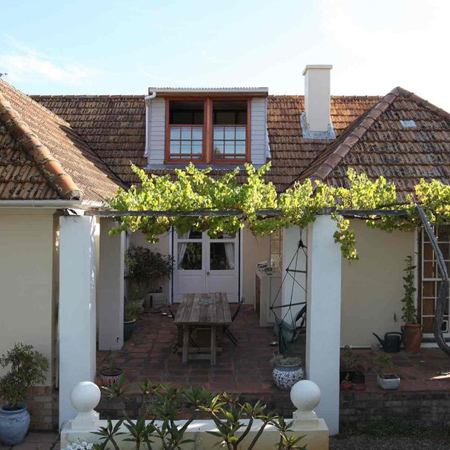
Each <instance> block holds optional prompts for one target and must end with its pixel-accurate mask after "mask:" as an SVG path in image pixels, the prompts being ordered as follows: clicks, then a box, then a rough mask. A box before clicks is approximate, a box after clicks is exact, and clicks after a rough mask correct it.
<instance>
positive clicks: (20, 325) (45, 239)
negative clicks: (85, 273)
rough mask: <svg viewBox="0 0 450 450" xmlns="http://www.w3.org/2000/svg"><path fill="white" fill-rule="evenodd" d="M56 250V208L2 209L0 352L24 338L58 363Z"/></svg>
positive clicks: (27, 342)
mask: <svg viewBox="0 0 450 450" xmlns="http://www.w3.org/2000/svg"><path fill="white" fill-rule="evenodd" d="M53 251H54V221H53V211H23V212H19V211H4V210H3V211H1V212H0V354H3V353H5V352H6V351H7V350H9V349H11V348H12V346H13V345H14V343H15V342H22V343H24V344H32V345H33V346H34V347H35V348H36V350H38V351H40V352H42V353H43V354H44V355H45V356H46V357H48V358H49V360H50V361H51V363H52V362H53V361H52V339H53V336H52V332H53V323H54V321H53V313H52V304H53V295H54V291H53V281H54V280H53ZM3 373H4V372H3V371H2V370H0V374H3ZM51 373H52V367H50V370H49V372H48V375H47V381H46V383H45V384H47V385H50V384H51V375H50V374H51Z"/></svg>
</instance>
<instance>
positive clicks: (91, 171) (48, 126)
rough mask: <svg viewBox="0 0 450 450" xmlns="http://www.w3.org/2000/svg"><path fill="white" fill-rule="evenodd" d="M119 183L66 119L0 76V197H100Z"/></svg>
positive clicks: (106, 195) (111, 190) (93, 199)
mask: <svg viewBox="0 0 450 450" xmlns="http://www.w3.org/2000/svg"><path fill="white" fill-rule="evenodd" d="M121 184H122V183H121V181H120V180H119V178H118V177H117V176H115V175H114V174H113V172H112V171H111V170H110V169H109V168H108V167H107V166H106V164H105V163H104V162H103V161H102V160H101V159H100V158H99V157H98V156H97V155H96V154H95V152H93V151H92V149H91V148H90V147H89V145H88V144H87V143H86V142H85V141H83V139H81V138H80V136H79V135H78V134H77V133H76V132H75V131H74V130H73V129H72V128H71V126H70V125H69V124H68V123H67V122H65V121H64V120H63V119H61V118H60V117H58V116H57V115H55V114H53V113H52V112H51V111H49V110H48V109H46V108H45V107H43V106H42V105H40V104H38V103H37V102H35V101H33V100H32V99H31V98H30V97H29V96H27V95H25V94H23V93H22V92H20V91H19V90H17V89H15V88H14V87H12V86H11V85H9V84H8V83H6V82H5V81H4V80H1V79H0V199H2V200H5V199H19V200H22V199H34V200H43V199H56V198H61V199H81V198H83V199H84V200H90V201H103V200H104V199H106V198H107V197H110V196H112V195H114V193H115V192H116V190H117V187H118V185H121Z"/></svg>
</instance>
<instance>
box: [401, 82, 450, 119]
mask: <svg viewBox="0 0 450 450" xmlns="http://www.w3.org/2000/svg"><path fill="white" fill-rule="evenodd" d="M396 89H398V90H399V92H400V94H401V95H402V96H403V97H406V98H408V99H410V100H412V101H414V102H416V103H417V104H418V105H420V106H424V107H425V108H428V109H430V110H431V111H433V112H435V113H437V114H439V115H440V116H442V117H443V118H444V119H446V120H450V113H449V112H447V111H445V110H444V109H442V108H439V107H438V106H436V105H435V104H433V103H430V102H429V101H428V100H425V99H424V98H422V97H420V96H419V95H417V94H414V92H410V91H408V90H407V89H404V88H402V87H400V86H398V87H397V88H396Z"/></svg>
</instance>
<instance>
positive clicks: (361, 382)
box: [352, 363, 367, 391]
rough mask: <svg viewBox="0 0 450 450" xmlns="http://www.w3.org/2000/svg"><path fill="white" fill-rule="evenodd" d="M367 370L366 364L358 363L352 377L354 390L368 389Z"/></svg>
mask: <svg viewBox="0 0 450 450" xmlns="http://www.w3.org/2000/svg"><path fill="white" fill-rule="evenodd" d="M366 372H367V367H366V366H365V365H364V364H361V363H358V364H356V366H355V374H354V375H353V379H352V388H353V390H354V391H365V390H366Z"/></svg>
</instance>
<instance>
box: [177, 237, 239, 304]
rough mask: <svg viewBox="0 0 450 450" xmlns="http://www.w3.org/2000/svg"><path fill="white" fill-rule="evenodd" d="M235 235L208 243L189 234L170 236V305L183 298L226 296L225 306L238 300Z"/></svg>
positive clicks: (237, 241)
mask: <svg viewBox="0 0 450 450" xmlns="http://www.w3.org/2000/svg"><path fill="white" fill-rule="evenodd" d="M239 243H240V239H239V234H237V235H236V236H234V237H233V236H228V235H225V234H224V235H223V236H221V237H218V238H215V239H212V238H210V237H209V236H208V234H207V233H201V232H196V231H191V232H189V233H186V234H185V235H182V236H178V234H177V232H176V231H175V232H174V236H173V244H174V245H173V256H174V258H175V269H174V272H173V301H174V302H175V303H179V302H180V301H181V300H182V298H183V294H194V293H198V294H200V293H213V292H226V293H227V297H228V301H229V302H237V301H238V298H239V253H240V249H239Z"/></svg>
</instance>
